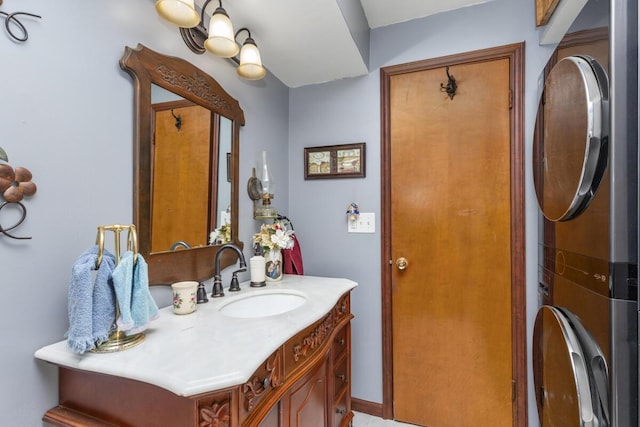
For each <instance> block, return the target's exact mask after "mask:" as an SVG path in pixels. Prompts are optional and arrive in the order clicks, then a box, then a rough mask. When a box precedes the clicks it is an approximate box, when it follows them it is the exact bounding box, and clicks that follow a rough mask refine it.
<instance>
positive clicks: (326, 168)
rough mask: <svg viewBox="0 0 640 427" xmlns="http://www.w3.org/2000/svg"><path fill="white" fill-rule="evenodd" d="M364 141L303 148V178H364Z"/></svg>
mask: <svg viewBox="0 0 640 427" xmlns="http://www.w3.org/2000/svg"><path fill="white" fill-rule="evenodd" d="M365 154H366V153H365V143H364V142H359V143H356V144H343V145H326V146H322V147H306V148H305V149H304V179H327V178H364V177H365V158H366V156H365Z"/></svg>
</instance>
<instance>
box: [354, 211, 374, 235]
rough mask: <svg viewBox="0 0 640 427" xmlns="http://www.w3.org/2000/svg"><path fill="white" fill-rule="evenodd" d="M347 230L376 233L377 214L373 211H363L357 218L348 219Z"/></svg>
mask: <svg viewBox="0 0 640 427" xmlns="http://www.w3.org/2000/svg"><path fill="white" fill-rule="evenodd" d="M347 231H348V232H349V233H375V232H376V214H375V213H373V212H369V213H364V212H361V213H360V216H358V219H357V220H355V221H348V223H347Z"/></svg>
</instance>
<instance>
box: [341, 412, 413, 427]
mask: <svg viewBox="0 0 640 427" xmlns="http://www.w3.org/2000/svg"><path fill="white" fill-rule="evenodd" d="M353 427H414V425H413V424H405V423H400V422H398V421H392V420H383V419H382V418H378V417H374V416H371V415H367V414H363V413H362V412H355V411H354V412H353Z"/></svg>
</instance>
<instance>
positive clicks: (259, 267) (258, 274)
mask: <svg viewBox="0 0 640 427" xmlns="http://www.w3.org/2000/svg"><path fill="white" fill-rule="evenodd" d="M249 265H250V268H251V282H252V283H262V282H264V280H265V260H264V257H263V256H260V255H256V256H252V257H251V259H250V260H249Z"/></svg>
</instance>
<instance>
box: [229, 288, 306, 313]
mask: <svg viewBox="0 0 640 427" xmlns="http://www.w3.org/2000/svg"><path fill="white" fill-rule="evenodd" d="M305 302H306V298H305V297H304V296H303V295H300V294H297V293H285V292H274V293H266V292H261V293H258V294H251V295H247V296H242V297H238V298H236V299H234V300H232V301H229V302H227V303H225V304H224V305H223V306H222V307H220V308H219V311H220V313H222V314H224V315H225V316H229V317H240V318H255V317H267V316H275V315H276V314H282V313H286V312H288V311H291V310H295V309H296V308H298V307H300V306H301V305H302V304H304V303H305Z"/></svg>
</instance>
